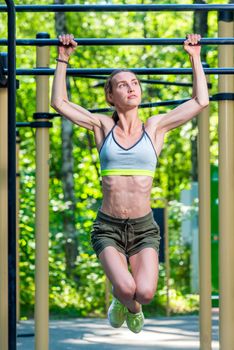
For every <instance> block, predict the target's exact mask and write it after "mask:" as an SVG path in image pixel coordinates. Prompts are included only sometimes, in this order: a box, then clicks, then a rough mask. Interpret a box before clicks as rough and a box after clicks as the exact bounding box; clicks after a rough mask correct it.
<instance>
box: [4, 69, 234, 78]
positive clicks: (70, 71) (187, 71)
mask: <svg viewBox="0 0 234 350" xmlns="http://www.w3.org/2000/svg"><path fill="white" fill-rule="evenodd" d="M116 69H120V68H81V69H73V68H68V69H67V75H72V76H76V75H89V74H92V75H96V74H98V75H99V74H107V75H109V74H111V73H112V72H113V71H114V70H116ZM129 70H131V71H132V72H133V73H135V74H138V75H145V74H146V75H170V74H177V75H179V74H181V75H190V74H193V70H192V68H129ZM54 72H55V69H52V68H33V69H16V75H53V74H54ZM204 72H205V74H234V68H232V67H228V68H227V67H225V68H204ZM4 74H5V75H7V74H8V70H7V69H4Z"/></svg>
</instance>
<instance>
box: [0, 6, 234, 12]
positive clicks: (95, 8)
mask: <svg viewBox="0 0 234 350" xmlns="http://www.w3.org/2000/svg"><path fill="white" fill-rule="evenodd" d="M15 9H16V12H148V11H151V12H159V11H160V12H161V11H180V12H187V11H206V12H207V11H225V10H234V4H227V5H222V4H210V5H208V4H191V5H188V4H143V5H136V4H135V5H79V4H74V5H17V6H15ZM6 11H7V9H6V6H4V5H1V6H0V12H6Z"/></svg>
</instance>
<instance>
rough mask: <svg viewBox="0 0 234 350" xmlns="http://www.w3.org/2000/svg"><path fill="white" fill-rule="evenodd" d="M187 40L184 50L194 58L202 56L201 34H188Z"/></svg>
mask: <svg viewBox="0 0 234 350" xmlns="http://www.w3.org/2000/svg"><path fill="white" fill-rule="evenodd" d="M186 38H187V39H186V40H185V41H184V49H185V51H186V52H188V54H189V55H190V56H192V57H194V56H200V53H201V45H200V44H199V41H200V39H201V35H200V34H187V35H186Z"/></svg>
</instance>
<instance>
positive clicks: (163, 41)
mask: <svg viewBox="0 0 234 350" xmlns="http://www.w3.org/2000/svg"><path fill="white" fill-rule="evenodd" d="M74 40H75V41H76V42H77V43H79V46H100V45H102V46H103V45H105V46H112V45H121V46H124V45H137V46H140V45H183V42H184V40H185V38H134V39H133V38H132V39H128V38H100V39H99V38H75V39H74ZM59 44H60V41H59V40H58V39H17V40H16V46H58V45H59ZM200 44H201V45H233V44H234V38H232V37H230V38H202V39H201V40H200ZM0 45H2V46H6V45H7V39H0Z"/></svg>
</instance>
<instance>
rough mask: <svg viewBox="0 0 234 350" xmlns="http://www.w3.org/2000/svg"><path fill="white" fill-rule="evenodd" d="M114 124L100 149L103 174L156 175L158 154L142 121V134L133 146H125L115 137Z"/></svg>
mask: <svg viewBox="0 0 234 350" xmlns="http://www.w3.org/2000/svg"><path fill="white" fill-rule="evenodd" d="M116 125H117V124H115V125H114V126H113V128H112V129H111V130H110V132H109V133H108V134H107V136H106V137H105V139H104V141H103V144H102V146H101V148H100V150H99V158H100V163H101V176H109V175H148V176H152V177H154V173H155V168H156V165H157V154H156V151H155V148H154V146H153V143H152V141H151V138H150V137H149V135H148V133H147V132H146V131H145V127H144V123H142V131H143V132H142V135H141V137H140V139H139V140H138V141H137V142H136V143H135V144H134V145H133V146H131V147H129V148H124V147H123V146H121V145H120V144H119V143H118V142H117V141H116V139H115V135H114V132H113V131H114V128H115V127H116Z"/></svg>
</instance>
